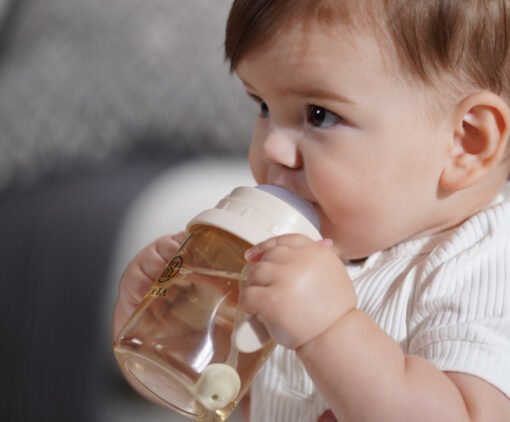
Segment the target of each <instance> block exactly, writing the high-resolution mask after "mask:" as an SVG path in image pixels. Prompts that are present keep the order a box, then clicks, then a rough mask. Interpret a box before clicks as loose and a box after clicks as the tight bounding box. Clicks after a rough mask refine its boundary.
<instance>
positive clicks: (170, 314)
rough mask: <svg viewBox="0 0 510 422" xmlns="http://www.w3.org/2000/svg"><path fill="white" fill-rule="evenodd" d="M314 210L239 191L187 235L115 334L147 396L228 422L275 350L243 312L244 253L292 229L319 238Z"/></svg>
mask: <svg viewBox="0 0 510 422" xmlns="http://www.w3.org/2000/svg"><path fill="white" fill-rule="evenodd" d="M318 225H319V224H318V219H317V217H316V215H315V213H314V210H313V208H312V206H311V205H310V204H309V203H307V202H306V201H304V200H303V199H301V198H299V197H298V196H297V195H295V194H294V193H292V192H290V191H287V190H285V189H283V188H280V187H278V186H272V185H260V186H257V187H238V188H236V189H234V190H233V191H232V192H231V193H230V194H229V195H227V196H226V197H225V198H223V199H222V200H221V201H220V202H219V203H218V205H216V207H215V208H213V209H209V210H205V211H203V212H202V213H200V214H198V215H197V216H196V217H195V218H193V219H192V220H191V221H190V222H189V223H188V225H187V231H188V233H189V236H188V237H187V239H186V240H185V241H184V242H183V244H182V245H181V247H180V248H179V250H178V251H177V253H176V255H175V256H174V257H173V258H172V259H171V260H170V262H169V263H168V265H167V267H166V268H165V270H164V271H163V272H162V273H161V275H160V276H159V278H158V279H157V280H155V282H154V284H153V286H152V288H151V289H150V291H149V292H148V293H147V295H146V296H145V298H144V299H143V301H142V303H141V304H140V305H139V307H138V308H137V309H136V310H135V312H134V313H133V315H132V316H131V317H130V319H129V320H128V322H127V323H126V324H125V325H124V327H123V328H122V329H121V331H120V332H119V334H118V336H117V338H116V339H115V342H114V353H115V356H116V358H117V361H118V363H119V366H120V368H121V370H122V372H123V374H124V376H125V377H126V379H127V380H128V381H129V382H130V383H131V384H132V385H133V387H134V388H135V389H136V390H137V391H139V392H140V393H141V394H142V395H144V396H145V397H146V398H148V399H150V400H152V401H154V402H156V403H159V404H161V405H163V406H166V407H169V408H171V409H173V410H175V411H177V412H179V413H181V414H183V415H185V416H187V417H189V418H191V419H194V420H197V421H225V420H226V419H227V418H228V417H229V415H230V414H231V413H232V411H233V410H234V409H235V407H236V405H237V403H238V402H239V400H240V399H241V398H242V396H243V395H244V394H245V393H246V391H247V390H248V388H249V386H250V384H251V381H252V380H253V378H254V376H255V375H256V373H257V372H258V370H259V369H260V367H261V366H262V364H263V363H264V362H265V360H266V359H267V357H268V356H269V354H270V353H271V351H272V350H273V348H274V346H275V345H274V343H273V342H272V341H271V340H270V339H269V336H268V335H267V333H266V331H265V329H264V328H263V326H262V324H261V323H260V322H258V320H257V319H256V318H254V317H252V316H250V315H246V314H245V313H244V312H242V311H240V310H239V309H238V298H239V289H240V288H242V282H243V268H244V267H245V265H246V261H245V260H244V252H245V251H246V249H248V248H249V247H250V246H251V245H254V244H256V243H259V242H262V241H264V240H266V239H268V238H270V237H274V236H277V235H281V234H286V233H301V234H304V235H307V236H308V237H310V238H312V239H314V240H319V239H320V238H321V236H320V234H319V231H318Z"/></svg>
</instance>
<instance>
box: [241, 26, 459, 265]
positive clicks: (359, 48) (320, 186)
mask: <svg viewBox="0 0 510 422" xmlns="http://www.w3.org/2000/svg"><path fill="white" fill-rule="evenodd" d="M301 37H302V33H301V31H300V30H298V29H293V30H291V31H290V32H286V33H282V35H280V36H279V37H278V38H277V40H276V41H275V42H273V43H272V44H270V45H269V46H264V47H262V48H259V49H257V50H255V51H254V52H251V53H250V54H248V55H247V56H246V57H245V58H244V59H243V60H242V61H241V62H240V64H239V66H238V67H237V69H236V73H237V74H238V75H239V77H240V78H241V80H242V81H243V82H244V84H245V86H246V90H247V92H248V94H249V95H250V96H251V97H252V98H253V99H254V100H255V101H257V102H258V103H259V104H260V114H259V116H258V118H257V123H256V126H255V130H254V134H253V141H252V145H251V149H250V156H249V160H250V166H251V169H252V171H253V174H254V176H255V179H256V180H257V182H258V183H271V184H276V185H281V186H283V187H286V188H288V189H290V190H292V191H294V192H296V193H298V194H299V195H301V196H302V197H304V198H306V199H308V200H310V201H312V202H313V203H314V205H315V207H316V209H317V211H318V213H319V216H320V219H321V231H322V233H323V236H324V237H328V238H331V239H332V240H333V241H334V243H335V246H336V248H337V252H338V254H339V255H340V256H341V257H343V258H345V259H354V258H361V257H364V256H367V255H369V254H371V253H373V252H375V251H378V250H381V249H384V248H386V247H389V246H391V245H393V244H395V243H398V242H399V241H401V240H404V239H406V238H408V237H411V236H415V235H417V234H419V233H423V232H430V231H434V230H437V229H438V227H440V226H443V225H444V224H445V221H443V220H442V219H443V217H442V216H441V215H440V213H439V208H438V202H439V200H440V198H439V197H440V191H438V189H439V188H438V180H439V178H440V175H441V171H442V167H443V165H444V162H445V157H446V156H447V154H448V144H449V143H450V142H451V139H450V137H451V128H450V127H449V126H450V125H449V122H448V121H446V118H445V119H444V120H441V119H439V118H437V117H436V118H434V121H433V119H432V117H431V113H430V96H427V95H425V89H424V88H421V87H418V86H416V87H412V86H411V84H410V83H409V82H405V81H404V80H403V78H400V79H399V78H398V75H397V73H396V70H395V69H397V66H396V65H392V64H391V61H392V60H393V59H392V58H391V54H386V55H385V53H384V52H383V51H382V50H381V49H380V47H379V45H378V44H377V42H376V41H375V40H374V39H373V38H371V37H370V36H364V35H362V34H359V33H352V32H348V31H346V30H339V31H337V32H335V34H334V35H333V34H332V33H331V32H329V33H328V32H325V31H323V30H320V29H319V28H318V27H317V28H316V29H315V30H313V29H311V30H309V31H308V32H307V33H306V36H304V37H303V38H301ZM305 42H306V47H305V46H304V45H305ZM393 68H394V70H392V69H393Z"/></svg>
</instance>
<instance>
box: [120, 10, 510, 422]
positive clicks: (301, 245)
mask: <svg viewBox="0 0 510 422" xmlns="http://www.w3.org/2000/svg"><path fill="white" fill-rule="evenodd" d="M509 28H510V2H506V1H503V0H501V1H497V0H489V1H487V0H470V1H458V0H454V1H449V0H438V1H404V0H392V1H387V0H386V1H383V0H366V1H360V0H352V1H349V0H343V1H342V0H336V1H332V0H236V1H234V3H233V6H232V10H231V13H230V16H229V20H228V24H227V32H226V42H225V47H226V57H227V59H228V60H229V62H230V64H231V68H232V70H233V72H235V73H236V74H237V75H238V76H239V78H240V79H241V80H242V82H243V83H244V86H245V87H246V91H247V93H248V95H249V96H250V97H251V98H252V99H253V100H254V101H256V102H257V103H258V104H259V107H260V112H259V115H258V118H257V123H256V126H255V130H254V134H253V141H252V145H251V149H250V153H249V162H250V166H251V169H252V172H253V175H254V177H255V179H256V181H257V182H258V183H261V184H262V183H270V184H276V185H280V186H283V187H285V188H287V189H290V190H291V191H293V192H296V193H297V194H299V195H300V196H302V197H303V198H305V199H307V200H309V201H311V202H312V203H313V204H314V207H315V209H316V211H317V213H318V215H319V217H320V222H321V232H322V235H323V236H324V238H325V239H326V240H323V241H321V242H313V241H312V240H310V239H308V238H306V237H304V236H300V235H285V236H280V237H276V238H272V239H269V240H268V241H266V242H263V243H262V244H259V245H255V246H254V247H253V248H251V249H250V250H248V252H247V253H246V260H247V261H248V262H249V263H250V264H251V265H250V272H249V274H248V282H247V285H246V288H245V289H244V290H243V291H242V294H241V297H240V300H241V307H242V308H243V309H244V310H245V311H247V312H249V313H251V314H254V315H256V316H257V317H258V318H259V319H260V321H262V323H263V324H264V325H265V327H266V328H267V330H268V332H269V333H270V335H271V336H272V338H273V339H274V341H275V342H276V343H278V344H279V345H280V346H278V347H277V348H276V349H275V351H274V353H273V354H272V355H271V357H270V358H269V360H268V362H267V363H266V365H265V366H264V368H263V369H262V371H261V373H260V374H259V375H258V377H257V378H256V380H255V382H254V384H253V386H252V389H251V411H250V417H251V421H252V422H271V421H275V422H286V421H288V422H296V421H304V422H310V421H317V420H335V418H336V419H337V420H338V421H355V422H358V421H377V422H384V421H391V422H398V421H413V422H417V421H455V422H462V421H490V422H497V421H502V422H503V421H506V422H508V421H510V189H509V185H508V184H507V179H508V175H509V173H510V147H508V138H509V135H510V107H509V105H508V104H509V100H510V55H509V53H508V50H509V46H510V32H508V31H509ZM181 240H182V235H177V236H168V237H164V238H161V239H159V240H158V241H156V242H154V243H153V244H152V245H149V246H148V247H147V248H146V249H144V250H143V251H141V252H140V253H139V254H138V255H137V256H136V257H135V258H134V259H133V261H132V262H131V263H130V264H129V266H128V268H127V270H126V272H125V273H124V275H123V277H122V280H121V283H120V294H119V298H118V301H117V305H116V309H115V315H114V332H115V333H116V332H118V330H119V329H120V327H121V325H122V324H123V323H124V322H125V321H126V319H127V317H128V316H129V314H130V313H131V312H132V311H133V309H134V307H135V306H136V305H137V304H138V303H139V302H140V300H141V298H142V297H143V295H144V294H145V292H146V291H147V289H148V288H149V286H150V285H151V283H152V281H153V279H155V278H156V277H157V276H158V274H159V272H161V270H162V269H163V268H164V265H165V263H166V261H167V260H168V259H169V258H170V257H171V256H172V255H173V253H174V252H175V250H176V249H177V247H178V245H179V242H180V241H181Z"/></svg>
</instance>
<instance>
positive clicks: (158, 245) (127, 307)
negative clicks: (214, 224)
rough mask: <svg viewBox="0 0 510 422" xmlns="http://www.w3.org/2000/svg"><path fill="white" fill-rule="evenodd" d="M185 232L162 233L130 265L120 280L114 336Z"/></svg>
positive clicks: (172, 254) (175, 249)
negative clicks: (161, 235)
mask: <svg viewBox="0 0 510 422" xmlns="http://www.w3.org/2000/svg"><path fill="white" fill-rule="evenodd" d="M185 237H186V235H185V233H184V232H183V233H178V234H175V235H168V236H163V237H160V238H159V239H157V240H156V241H154V242H153V243H151V244H150V245H148V246H146V247H145V248H144V249H142V250H141V251H140V252H139V253H138V254H137V255H136V256H135V257H134V258H133V259H132V260H131V261H130V262H129V264H128V266H127V267H126V269H125V270H124V273H123V274H122V277H121V279H120V283H119V295H118V297H117V301H116V303H115V307H114V312H113V324H112V326H113V327H112V328H113V336H114V337H115V336H116V335H117V333H118V332H119V331H120V329H121V328H122V326H123V325H124V324H125V323H126V321H127V320H128V318H129V317H130V316H131V314H132V313H133V311H134V310H135V308H136V307H137V306H138V305H139V304H140V302H141V301H142V299H143V297H144V296H145V294H146V293H147V291H148V290H149V289H150V287H151V286H152V284H153V283H154V280H156V279H157V278H158V276H159V275H160V274H161V272H162V271H163V270H164V269H165V265H166V264H167V263H168V261H170V259H171V258H172V257H173V256H174V255H175V253H176V252H177V249H179V246H180V244H181V243H182V242H183V241H184V240H185Z"/></svg>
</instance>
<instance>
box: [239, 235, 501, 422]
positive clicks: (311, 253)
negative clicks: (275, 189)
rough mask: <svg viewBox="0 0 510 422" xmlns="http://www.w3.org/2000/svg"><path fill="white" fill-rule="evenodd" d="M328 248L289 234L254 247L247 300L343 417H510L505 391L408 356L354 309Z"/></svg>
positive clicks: (494, 420)
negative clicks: (303, 366) (293, 352)
mask: <svg viewBox="0 0 510 422" xmlns="http://www.w3.org/2000/svg"><path fill="white" fill-rule="evenodd" d="M327 246H328V244H327V242H319V243H317V242H312V241H310V240H308V239H306V238H304V237H301V236H282V237H279V238H274V239H271V240H269V241H267V242H264V243H262V244H260V245H257V246H256V247H255V248H252V250H251V253H249V254H248V255H247V258H248V260H249V261H250V262H251V270H250V272H249V276H248V283H247V287H246V288H245V290H244V291H243V293H242V295H241V301H242V305H243V306H244V307H245V309H246V311H247V312H250V313H253V314H256V315H257V316H258V317H259V319H260V320H261V321H262V322H263V323H264V324H265V325H266V328H267V329H268V331H269V332H270V334H271V335H272V337H273V338H274V340H275V341H276V342H278V343H279V344H282V345H284V346H287V347H290V348H293V349H295V350H296V351H297V355H298V357H299V358H300V359H301V360H302V362H303V363H304V365H305V367H306V368H307V371H308V373H309V374H310V376H311V378H312V379H313V381H314V383H315V384H316V386H317V388H318V390H319V391H320V392H321V394H322V395H323V397H324V398H325V399H326V401H327V402H328V403H329V405H330V406H331V408H332V410H333V412H334V413H335V415H336V417H337V419H338V420H339V421H378V422H385V421H391V422H398V421H413V422H419V421H427V422H429V421H455V422H463V421H487V422H499V421H501V422H504V421H509V420H510V400H509V399H508V398H507V397H506V396H504V395H503V394H502V393H501V392H500V391H499V390H497V389H496V388H494V387H492V386H491V385H489V384H488V383H487V382H485V381H483V380H481V379H478V378H475V377H473V376H469V375H465V374H459V373H456V374H452V373H444V372H441V371H440V370H438V369H437V368H436V367H435V366H434V365H433V364H432V363H430V362H429V361H427V360H425V359H423V358H420V357H418V356H412V355H405V354H404V353H403V351H402V349H401V348H400V346H399V345H398V344H397V343H396V342H395V341H394V340H393V339H392V338H391V337H390V336H388V335H387V334H386V333H385V332H384V331H382V330H381V329H380V328H379V327H378V326H377V325H376V324H375V323H374V322H373V321H372V320H371V319H370V318H369V317H368V316H367V315H366V314H365V313H363V312H362V311H360V310H358V309H356V300H355V294H354V289H353V287H352V282H351V280H350V279H349V277H348V275H347V273H346V272H345V269H344V268H343V264H341V262H340V260H339V259H338V258H336V256H335V255H334V253H333V250H332V248H328V247H327ZM296 309H299V312H298V313H297V312H296V311H295V310H296Z"/></svg>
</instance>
